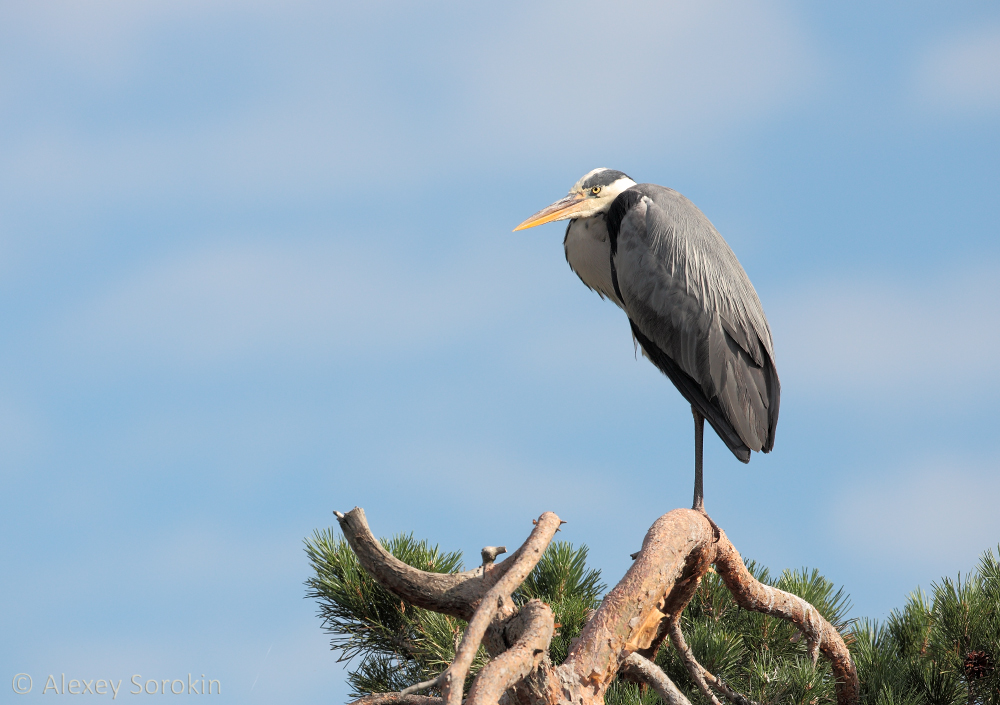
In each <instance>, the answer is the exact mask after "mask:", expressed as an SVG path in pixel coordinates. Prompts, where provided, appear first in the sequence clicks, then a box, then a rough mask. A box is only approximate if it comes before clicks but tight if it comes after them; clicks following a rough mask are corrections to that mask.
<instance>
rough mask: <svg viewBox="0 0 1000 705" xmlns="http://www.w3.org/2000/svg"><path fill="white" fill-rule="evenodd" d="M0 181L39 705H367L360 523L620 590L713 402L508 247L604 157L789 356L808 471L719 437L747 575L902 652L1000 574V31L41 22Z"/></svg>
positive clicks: (665, 23)
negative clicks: (352, 549)
mask: <svg viewBox="0 0 1000 705" xmlns="http://www.w3.org/2000/svg"><path fill="white" fill-rule="evenodd" d="M0 160H2V161H0V163H2V164H3V169H2V170H0V320H2V328H3V331H4V335H3V336H2V337H0V449H2V453H0V477H2V480H3V488H4V491H3V493H2V494H0V536H2V537H3V538H2V541H0V561H2V562H3V565H4V566H5V569H4V570H3V571H2V572H0V599H2V601H3V604H4V605H5V606H6V608H5V609H4V610H2V612H0V633H2V634H3V635H4V637H3V639H2V640H0V642H2V643H0V664H2V666H3V673H2V674H0V675H3V674H6V675H4V677H5V678H7V679H8V681H7V682H8V683H10V680H9V679H11V678H12V677H13V675H14V674H15V673H19V672H25V673H29V674H31V675H32V677H33V679H34V690H33V691H32V693H31V694H28V695H25V696H20V697H15V696H13V695H12V694H11V691H9V690H5V691H4V692H7V693H8V694H9V695H7V696H4V699H3V700H4V702H7V698H14V701H15V702H24V703H28V702H34V701H36V700H37V699H38V698H40V697H41V696H42V692H41V691H42V688H43V687H44V682H45V679H46V677H47V676H48V675H49V674H56V676H57V678H58V676H59V674H62V673H65V674H66V677H67V679H70V678H82V679H97V678H106V679H107V678H110V679H113V680H115V681H117V680H119V679H121V680H122V681H123V685H122V693H121V694H120V695H119V697H120V698H121V697H125V695H126V691H127V690H129V689H134V687H133V686H131V685H130V683H129V679H130V678H131V677H132V676H133V675H134V674H139V675H140V676H141V681H142V682H144V681H145V680H147V679H150V678H156V679H167V678H184V677H186V675H187V674H188V673H193V674H194V676H195V677H198V676H199V675H200V674H202V673H204V674H206V675H207V677H210V678H216V679H219V680H220V682H221V683H222V689H223V694H222V696H220V697H218V698H217V700H218V702H233V703H253V702H261V703H271V702H279V701H280V702H288V703H299V702H301V703H312V702H317V701H323V702H331V701H332V702H342V701H343V700H344V699H345V696H346V693H347V688H346V687H345V685H344V683H343V680H344V678H343V672H342V669H341V666H339V665H337V664H336V663H335V655H334V654H333V653H331V652H330V651H329V650H328V647H327V639H326V637H325V636H324V635H323V634H322V632H321V630H320V626H319V621H318V619H317V618H316V617H315V605H314V604H313V603H312V602H310V601H308V600H305V599H304V588H303V585H302V582H303V581H304V580H305V579H306V577H308V565H307V562H306V559H305V555H304V553H303V552H302V539H303V537H305V536H307V535H309V534H310V533H311V532H312V530H313V529H315V528H318V527H325V526H328V525H330V524H331V523H333V517H332V514H331V512H332V511H333V510H334V509H338V510H341V511H346V510H348V509H350V508H351V507H352V506H355V505H360V506H363V507H364V508H365V510H366V511H367V514H368V517H369V520H370V521H371V523H372V526H373V528H374V530H375V531H376V532H377V533H379V534H382V535H389V534H392V533H394V532H398V531H411V530H412V531H413V532H415V533H416V534H417V536H420V537H427V538H429V539H431V540H432V541H435V542H439V543H440V544H441V545H442V546H443V547H446V548H448V549H462V550H464V551H465V552H466V554H467V555H469V556H475V555H477V553H478V550H479V548H480V547H481V546H483V545H487V544H500V543H505V544H507V545H508V546H510V545H512V544H515V545H516V544H517V543H519V541H521V540H522V539H523V538H524V537H525V536H526V535H527V533H528V531H529V529H530V520H531V519H532V518H533V517H536V516H537V515H538V514H540V513H541V512H542V511H545V510H553V511H556V512H557V513H558V514H559V515H560V516H561V517H562V518H564V519H566V520H568V522H569V523H568V524H567V525H566V527H564V533H563V534H562V536H563V537H564V538H565V539H567V540H570V541H573V542H577V543H587V544H588V545H589V546H591V549H592V550H591V555H592V559H593V564H594V565H595V566H596V567H600V568H602V570H603V571H604V577H605V579H606V580H607V581H608V582H611V583H614V582H615V581H616V580H617V579H618V578H619V577H620V576H621V574H622V573H623V572H624V571H625V570H626V569H627V566H628V563H629V559H628V556H629V554H630V553H631V552H633V551H635V550H636V549H637V548H638V546H639V544H640V542H641V539H642V536H643V534H644V532H645V531H646V529H647V528H648V526H649V525H650V524H651V523H652V522H653V521H654V520H655V518H656V517H657V516H659V515H660V514H662V513H664V512H666V511H668V510H670V509H672V508H674V507H678V506H687V505H688V504H689V502H690V493H691V475H692V472H691V466H692V422H691V416H690V411H689V409H688V408H687V407H686V406H685V404H684V402H683V401H682V399H681V397H680V395H679V394H678V393H677V392H676V391H675V390H674V389H673V388H672V386H671V385H670V383H669V382H668V381H667V380H666V379H665V378H663V377H662V376H661V375H660V374H659V373H658V372H656V371H655V370H654V369H653V368H652V367H651V366H650V365H649V364H648V363H647V362H646V361H644V360H643V359H642V358H641V357H640V358H639V359H638V360H637V359H636V357H635V354H634V349H633V346H632V341H631V338H630V336H629V330H628V323H627V321H626V319H625V317H624V316H623V315H622V314H621V312H620V311H618V310H617V309H615V308H614V306H612V305H611V304H609V303H608V302H603V301H601V300H600V299H599V298H598V297H597V296H596V295H595V294H593V293H592V292H589V291H587V290H586V289H585V288H584V287H583V286H582V285H581V284H580V282H579V281H578V280H577V278H576V276H575V275H574V274H573V273H572V272H571V271H570V270H569V269H568V267H567V266H566V264H565V261H564V259H563V253H562V245H561V242H562V235H563V228H562V227H561V226H559V225H550V226H546V227H542V228H538V229H534V230H528V231H524V232H518V233H512V232H511V229H512V228H513V227H514V226H515V225H516V224H517V223H519V222H520V221H521V220H523V219H524V218H525V217H527V216H528V215H530V214H531V213H533V212H535V211H536V210H538V209H539V208H541V207H542V206H544V205H547V204H548V203H550V202H551V201H553V200H555V199H556V198H558V197H560V196H561V195H563V194H564V193H565V191H566V190H567V189H568V188H569V186H570V185H572V184H573V182H574V181H576V179H577V178H579V177H580V176H581V175H582V174H583V173H585V172H586V171H588V170H590V169H592V168H594V167H597V166H608V167H612V168H617V169H621V170H623V171H625V172H627V173H629V174H630V175H631V176H632V177H633V178H635V179H636V180H638V181H651V182H655V183H660V184H664V185H668V186H671V187H673V188H676V189H677V190H679V191H681V192H682V193H684V194H685V195H687V196H688V197H689V198H691V199H692V200H693V201H694V202H695V203H696V204H698V205H699V207H701V209H702V210H703V211H704V212H705V213H706V214H707V215H708V217H709V218H710V219H711V220H712V221H713V222H714V223H715V224H716V226H717V227H718V228H719V230H720V231H721V232H722V234H723V235H724V236H725V237H726V239H727V240H728V241H729V243H730V244H731V246H732V247H733V249H734V250H735V252H736V254H737V255H738V256H739V258H740V260H741V262H742V263H743V265H744V267H745V269H746V270H747V272H748V273H749V275H750V277H751V279H752V281H753V282H754V285H755V286H756V288H757V291H758V293H759V295H760V298H761V300H762V302H763V304H764V308H765V311H766V312H767V315H768V318H769V320H770V322H771V327H772V331H773V334H774V339H775V348H776V357H777V363H778V370H779V373H780V375H781V380H782V392H783V394H782V406H781V420H780V423H779V426H778V432H777V443H776V446H775V449H774V452H773V453H771V454H770V455H767V456H762V455H757V456H755V457H754V458H753V460H752V461H751V463H750V465H749V466H743V465H742V464H740V463H738V462H737V461H736V460H735V459H734V458H733V457H732V456H731V455H730V454H729V453H728V451H726V450H725V448H724V447H723V445H722V443H721V442H720V441H719V440H718V439H717V438H716V437H715V436H714V434H711V433H710V434H707V436H706V439H707V440H706V497H707V502H706V504H707V507H708V509H709V511H710V512H711V513H712V515H713V517H714V518H715V519H716V521H717V522H718V523H719V524H720V525H721V526H722V527H723V528H725V529H726V530H727V532H728V533H729V535H730V537H731V538H732V539H733V541H734V543H735V544H736V546H737V547H738V548H739V549H740V550H741V552H742V553H743V554H744V555H746V556H749V557H752V558H754V559H756V560H758V561H760V562H763V563H764V564H766V565H768V566H770V567H771V569H772V570H781V569H782V568H786V567H787V568H795V567H800V566H809V567H815V568H818V569H819V570H820V571H822V572H823V573H824V574H825V575H826V576H828V577H829V578H830V579H832V580H834V581H835V582H836V583H837V584H839V585H843V586H844V587H845V589H846V590H847V591H848V592H849V593H850V594H851V596H852V599H853V603H854V610H853V614H854V616H871V617H882V616H884V615H885V614H886V613H887V612H888V611H889V610H890V609H892V608H893V607H895V606H899V605H901V604H902V603H903V601H904V599H905V596H906V594H907V593H908V592H909V591H910V590H912V589H913V588H915V587H916V586H918V585H922V586H924V587H927V586H929V584H930V583H931V581H933V580H935V579H937V578H939V577H941V576H942V575H945V574H950V575H953V574H955V573H957V572H958V571H963V572H964V571H967V570H969V569H970V568H972V567H973V566H974V564H975V561H976V559H977V557H978V556H979V554H981V553H982V552H983V551H985V550H986V549H988V548H991V547H993V548H994V549H995V548H996V546H997V544H998V542H1000V513H998V512H997V511H996V504H997V500H996V498H997V497H1000V473H998V466H1000V451H998V449H997V444H996V442H995V439H996V437H997V432H996V427H997V425H998V423H1000V411H998V406H997V399H998V398H1000V365H997V361H996V357H995V355H996V352H995V351H996V350H997V349H998V348H1000V310H998V306H997V302H998V301H1000V238H998V235H1000V226H998V225H997V223H998V222H1000V198H998V197H997V193H998V188H1000V10H998V9H997V7H996V5H995V3H988V2H981V3H963V4H961V5H959V4H955V3H951V4H946V5H942V4H931V3H926V4H912V3H906V4H904V3H896V4H880V5H875V4H871V3H836V4H827V5H824V6H820V5H817V4H813V3H809V4H807V3H801V4H792V3H757V4H738V5H734V4H731V3H722V2H700V3H691V4H688V5H677V4H669V3H652V2H650V3H631V4H629V3H625V4H616V5H615V6H612V5H607V4H604V5H602V4H598V3H587V2H581V3H563V4H549V5H541V4H513V5H512V4H509V3H508V4H503V5H484V4H475V5H472V6H469V4H459V3H453V4H448V3H427V4H422V5H417V4H411V3H395V2H375V3H368V4H364V5H363V6H360V4H351V5H339V6H338V5H334V4H330V3H311V2H282V3H277V2H269V1H267V0H258V1H255V2H243V3H236V2H225V1H221V0H220V1H214V2H212V1H208V2H207V1H205V0H198V1H197V2H195V1H193V0H191V1H183V0H182V1H178V2H170V3H166V2H132V1H131V0H130V1H129V2H125V1H124V0H123V1H121V2H90V3H79V2H63V3H56V2H8V3H4V4H3V5H0ZM2 687H3V688H4V689H6V688H9V687H10V686H9V685H5V686H2ZM49 694H51V691H50V693H49ZM94 697H95V698H96V696H94ZM128 697H129V698H131V699H135V697H137V696H134V695H129V696H128Z"/></svg>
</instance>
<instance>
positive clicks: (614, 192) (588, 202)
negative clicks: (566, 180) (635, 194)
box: [514, 168, 635, 230]
mask: <svg viewBox="0 0 1000 705" xmlns="http://www.w3.org/2000/svg"><path fill="white" fill-rule="evenodd" d="M630 186H635V182H634V181H632V179H630V178H629V177H627V176H626V175H625V174H623V173H622V172H620V171H615V170H614V169H604V168H601V169H594V170H593V171H588V172H587V173H586V174H584V176H583V178H582V179H580V180H579V181H577V182H576V183H575V184H573V188H571V189H570V190H569V194H568V195H567V196H566V198H563V199H560V200H558V201H556V202H555V203H553V204H552V205H551V206H548V207H546V208H543V209H542V210H540V211H538V212H537V213H535V214H534V215H533V216H531V217H530V218H528V219H527V220H526V221H524V222H523V223H521V224H520V225H518V226H517V227H516V228H514V230H524V229H525V228H533V227H535V226H536V225H542V224H543V223H551V222H552V221H555V220H569V219H570V218H590V217H592V216H595V215H597V214H599V213H604V212H606V211H607V210H608V208H610V207H611V202H612V201H614V200H615V197H616V196H618V194H620V193H621V192H622V191H624V190H625V189H627V188H629V187H630Z"/></svg>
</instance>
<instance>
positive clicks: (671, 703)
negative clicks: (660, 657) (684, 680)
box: [620, 652, 691, 705]
mask: <svg viewBox="0 0 1000 705" xmlns="http://www.w3.org/2000/svg"><path fill="white" fill-rule="evenodd" d="M620 673H621V674H622V675H624V676H627V677H628V678H629V679H630V680H638V681H641V682H642V683H646V684H647V685H649V686H650V687H651V688H652V689H653V690H655V691H656V693H657V695H659V696H660V697H661V698H663V701H664V702H665V703H667V705H691V701H690V700H688V699H687V697H686V696H685V695H684V693H682V692H681V691H680V689H679V688H678V687H677V686H676V685H674V682H673V681H672V680H670V677H669V676H667V674H666V673H664V672H663V669H662V668H660V667H659V666H657V665H656V664H655V663H653V662H652V661H650V660H649V659H648V658H646V657H644V656H640V655H639V653H638V652H636V653H633V654H630V655H629V657H628V658H627V659H625V662H624V663H623V664H622V670H621V671H620Z"/></svg>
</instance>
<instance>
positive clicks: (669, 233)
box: [515, 169, 781, 512]
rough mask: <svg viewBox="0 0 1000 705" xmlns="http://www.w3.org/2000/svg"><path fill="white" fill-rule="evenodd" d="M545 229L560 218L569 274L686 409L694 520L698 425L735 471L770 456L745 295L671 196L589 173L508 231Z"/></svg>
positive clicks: (763, 327) (765, 363) (769, 360)
mask: <svg viewBox="0 0 1000 705" xmlns="http://www.w3.org/2000/svg"><path fill="white" fill-rule="evenodd" d="M556 220H569V225H568V226H567V228H566V237H565V239H564V240H563V246H564V248H565V250H566V261H567V262H568V263H569V266H570V267H571V268H572V269H573V271H574V272H576V274H577V275H578V276H579V277H580V279H581V280H582V281H583V283H584V284H586V285H587V286H588V287H589V288H590V289H593V290H594V291H596V292H597V293H598V294H600V295H601V297H602V298H608V299H610V300H611V301H613V302H614V303H615V304H617V305H618V307H619V308H621V309H622V310H623V311H625V313H626V315H627V316H628V320H629V324H630V325H631V327H632V335H633V336H634V338H635V340H636V342H638V344H639V345H641V346H642V351H643V355H644V356H645V357H647V358H648V359H649V360H650V362H652V363H653V364H654V365H655V366H656V367H657V368H658V369H659V370H660V371H661V372H662V373H663V374H665V375H666V376H667V377H668V378H669V379H670V381H671V382H673V383H674V386H676V387H677V389H678V391H679V392H680V393H681V395H682V396H683V397H684V398H685V399H686V400H687V401H688V402H689V403H690V404H691V412H692V413H693V414H694V427H695V433H694V438H695V451H694V458H695V461H694V463H695V480H694V504H693V508H694V509H697V510H699V511H702V512H704V511H705V509H704V506H705V505H704V490H703V484H702V456H703V451H702V449H703V443H704V429H705V420H706V419H707V420H708V422H709V424H711V425H712V428H714V429H715V432H716V433H717V434H719V437H720V438H721V439H722V441H723V442H724V443H725V444H726V445H727V446H728V447H729V450H731V451H732V452H733V455H735V456H736V457H737V458H738V459H739V460H741V461H742V462H744V463H748V462H750V451H752V450H756V451H762V452H764V453H767V452H769V451H770V450H771V448H773V447H774V431H775V427H776V426H777V424H778V403H779V397H780V394H781V385H780V383H779V381H778V371H777V369H776V368H775V366H774V346H773V344H772V341H771V329H770V327H769V326H768V324H767V318H766V317H765V316H764V309H763V308H762V307H761V305H760V300H759V299H758V298H757V292H756V291H755V290H754V288H753V285H752V284H751V283H750V279H749V277H747V274H746V272H745V271H744V270H743V267H742V266H741V265H740V263H739V261H738V260H737V259H736V255H735V254H733V251H732V250H731V249H730V247H729V245H728V244H726V241H725V240H723V239H722V236H721V235H719V232H718V231H717V230H716V229H715V227H714V226H713V225H712V223H711V222H709V220H708V218H706V217H705V215H704V214H703V213H702V212H701V211H700V210H698V208H697V207H696V206H695V205H694V204H693V203H691V201H689V200H688V199H686V198H685V197H684V196H682V195H681V194H679V193H677V192H676V191H674V190H672V189H668V188H664V187H663V186H657V185H655V184H637V183H636V182H635V181H633V180H632V179H630V178H629V177H628V176H626V175H625V174H623V173H622V172H620V171H615V170H613V169H594V170H593V171H591V172H588V173H587V174H586V175H585V176H584V177H583V178H582V179H580V180H579V181H577V182H576V183H575V184H574V185H573V188H571V189H570V191H569V195H567V196H566V197H565V198H563V199H561V200H559V201H556V202H555V203H553V204H552V205H550V206H548V207H546V208H543V209H542V210H540V211H538V212H537V213H535V214H534V215H533V216H531V217H530V218H528V219H527V220H525V221H524V222H523V223H521V224H520V225H518V226H517V227H516V228H515V230H523V229H525V228H532V227H535V226H536V225H542V224H543V223H550V222H552V221H556Z"/></svg>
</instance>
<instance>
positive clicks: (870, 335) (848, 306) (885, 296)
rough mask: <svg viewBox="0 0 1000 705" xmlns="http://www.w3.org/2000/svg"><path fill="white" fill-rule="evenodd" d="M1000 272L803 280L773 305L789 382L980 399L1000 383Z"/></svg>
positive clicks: (835, 391)
mask: <svg viewBox="0 0 1000 705" xmlns="http://www.w3.org/2000/svg"><path fill="white" fill-rule="evenodd" d="M997 302H1000V272H998V271H997V269H996V268H995V267H992V268H990V267H982V266H978V267H977V266H969V267H966V268H965V269H956V270H953V271H951V272H948V273H945V274H943V275H940V276H935V277H933V278H931V277H928V278H926V279H923V280H919V281H909V282H891V281H883V282H879V281H841V282H826V283H821V284H817V285H815V286H812V287H803V289H802V290H799V291H796V292H795V293H794V294H793V295H789V296H788V298H786V299H785V300H784V301H779V302H777V304H776V305H773V306H771V307H769V308H768V317H769V320H770V321H771V325H772V327H773V332H774V337H775V346H776V351H775V352H776V355H777V358H778V370H779V373H781V375H782V379H783V381H784V382H785V384H788V383H789V382H791V381H792V380H793V379H794V384H795V385H796V386H798V387H799V388H800V389H804V390H807V391H808V392H810V393H814V394H823V395H827V396H834V397H836V396H841V395H850V396H853V397H856V396H858V395H862V396H866V395H867V396H870V397H874V398H877V399H878V400H879V401H880V402H881V403H884V402H885V401H886V400H887V399H890V398H892V397H895V398H896V399H897V401H898V402H900V403H910V402H911V401H913V400H914V399H921V400H926V399H928V398H934V399H938V400H941V399H956V398H963V399H971V398H975V396H976V395H980V394H983V393H991V390H995V389H996V387H997V385H998V383H1000V367H998V366H997V365H996V351H997V350H998V349H1000V305H998V303H997Z"/></svg>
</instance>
